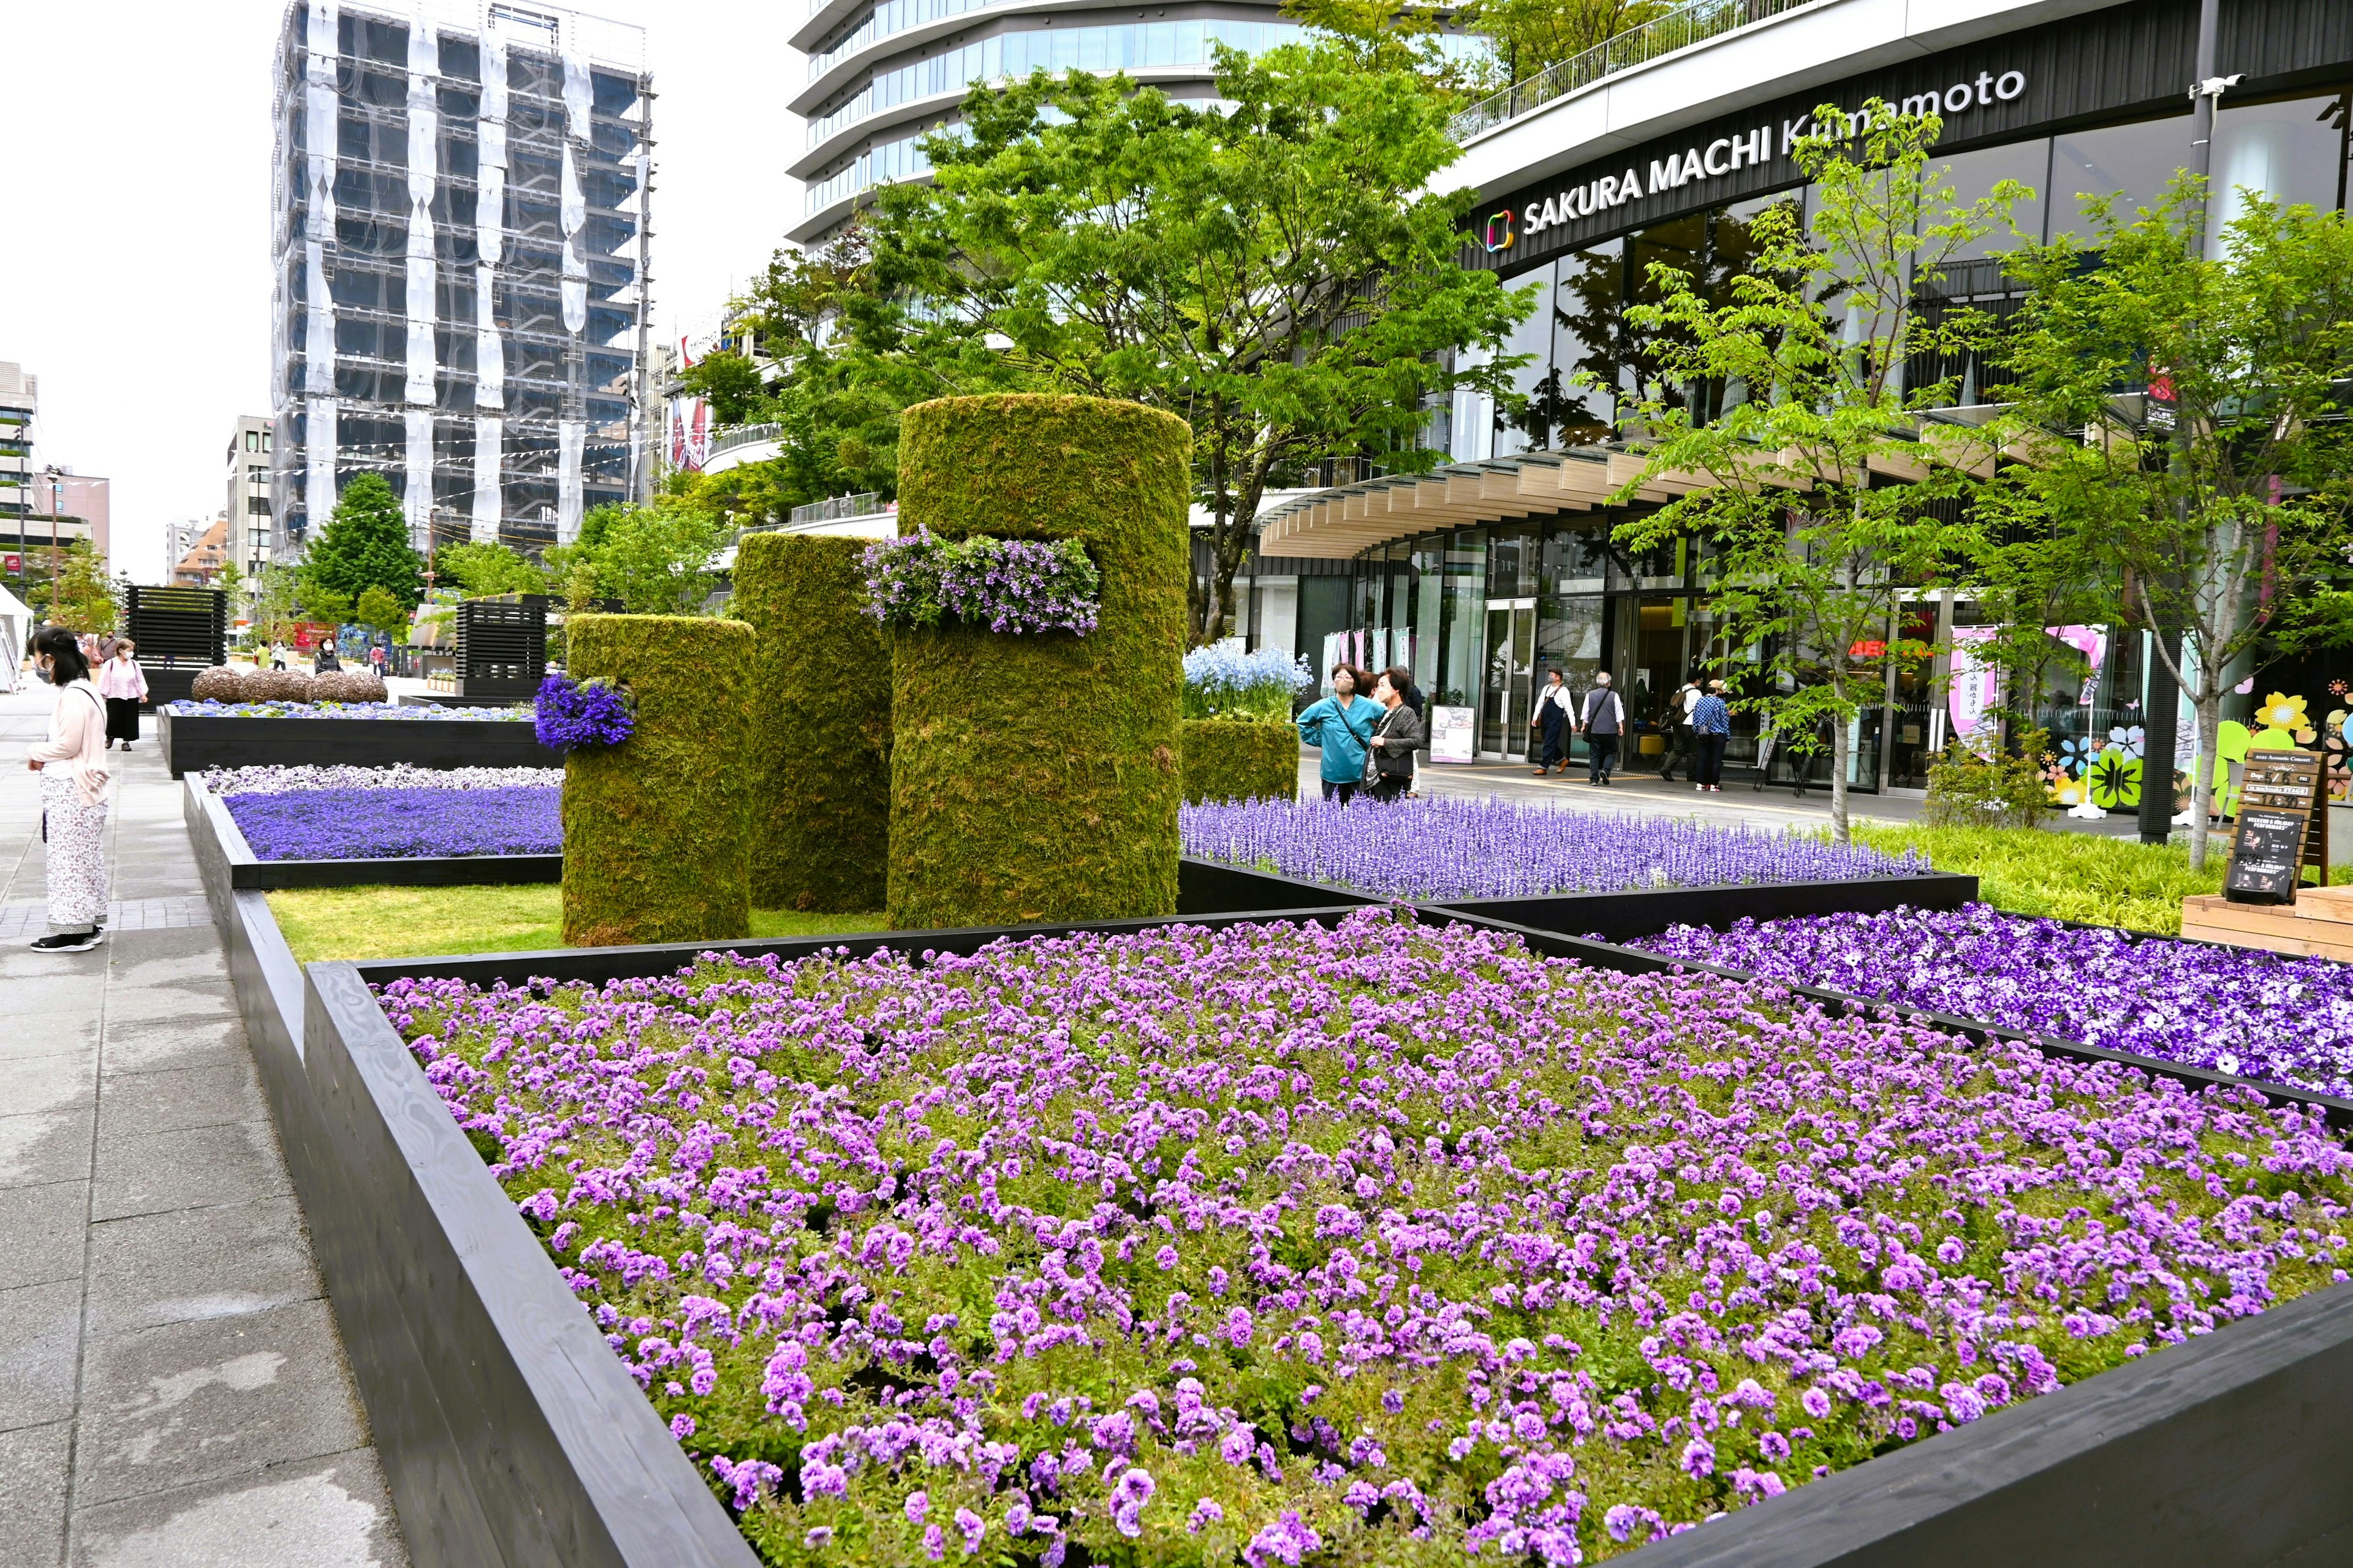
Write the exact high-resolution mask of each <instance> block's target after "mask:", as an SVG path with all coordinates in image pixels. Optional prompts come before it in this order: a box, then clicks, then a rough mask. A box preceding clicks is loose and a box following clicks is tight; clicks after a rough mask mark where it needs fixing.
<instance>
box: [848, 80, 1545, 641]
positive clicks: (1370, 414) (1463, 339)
mask: <svg viewBox="0 0 2353 1568" xmlns="http://www.w3.org/2000/svg"><path fill="white" fill-rule="evenodd" d="M1218 95H1219V99H1220V100H1223V101H1222V102H1221V103H1215V104H1209V105H1196V104H1190V103H1179V102H1174V101H1172V100H1169V99H1168V98H1166V96H1165V95H1163V94H1162V93H1160V92H1159V91H1157V90H1156V89H1151V88H1145V89H1138V88H1137V87H1136V85H1135V84H1134V82H1132V81H1130V80H1128V79H1126V78H1124V77H1114V78H1109V79H1105V78H1099V77H1095V76H1092V75H1089V74H1086V73H1084V72H1080V71H1072V72H1071V73H1070V75H1069V76H1068V77H1066V78H1065V79H1061V80H1060V81H1057V80H1054V79H1050V78H1049V77H1047V76H1046V75H1045V74H1044V73H1043V72H1040V73H1039V74H1037V75H1035V76H1033V77H1031V78H1030V79H1029V81H1028V82H1026V83H1020V84H1017V85H1015V86H1014V87H1012V88H1010V89H1004V90H1002V91H997V90H991V89H975V90H974V92H973V93H972V94H971V95H970V96H969V97H968V98H967V99H966V100H965V105H964V113H965V132H967V134H965V135H962V136H957V137H948V136H935V137H933V138H931V139H930V140H929V141H927V142H925V143H924V145H925V147H926V149H927V150H928V152H929V153H930V155H931V158H932V160H933V164H934V173H935V180H934V183H933V184H928V185H919V184H895V185H891V186H887V187H885V188H884V189H883V190H882V192H881V194H880V195H879V197H878V200H877V204H876V212H877V221H876V224H875V226H874V229H873V234H874V240H873V245H874V279H873V287H872V288H871V289H868V290H866V291H863V292H861V293H858V294H853V295H851V296H850V297H849V300H847V302H846V305H845V310H846V313H847V314H848V316H849V321H850V323H851V328H852V338H853V349H854V352H855V353H857V354H858V355H859V356H860V363H859V364H858V365H857V366H856V367H854V368H853V374H854V376H855V377H856V378H858V379H859V380H860V382H861V383H864V384H889V385H891V386H892V387H893V388H894V389H895V390H896V391H897V393H898V395H900V396H902V398H903V399H904V400H905V401H907V402H913V401H914V400H915V399H916V398H917V397H919V396H931V395H939V394H942V393H949V392H973V393H977V392H988V391H1007V390H1025V391H1053V392H1075V393H1082V394H1086V395H1094V396H1102V397H1116V398H1125V399H1130V400H1133V401H1135V402H1139V403H1143V404H1145V405H1150V406H1153V407H1156V408H1161V409H1165V410H1166V411H1167V412H1169V413H1172V414H1176V415H1178V416H1182V417H1183V418H1184V419H1186V420H1187V421H1188V422H1189V423H1190V424H1191V426H1192V427H1193V437H1194V444H1193V463H1194V486H1195V495H1196V498H1197V500H1198V501H1199V502H1200V503H1201V504H1202V505H1203V507H1204V509H1205V510H1207V511H1208V515H1209V520H1210V521H1209V527H1208V529H1207V530H1206V531H1203V532H1204V535H1205V537H1206V539H1207V541H1208V544H1209V547H1210V552H1211V555H1212V557H1213V561H1214V568H1213V570H1212V571H1211V572H1210V574H1208V579H1207V581H1206V582H1200V583H1197V584H1195V585H1194V590H1193V594H1192V599H1191V604H1190V606H1189V617H1190V630H1191V635H1192V637H1193V639H1194V640H1195V641H1197V642H1210V641H1214V640H1216V639H1217V638H1218V637H1222V636H1224V635H1225V632H1226V628H1227V627H1228V626H1229V625H1230V624H1231V619H1232V609H1233V604H1232V593H1233V576H1234V572H1235V570H1236V568H1238V567H1239V566H1240V563H1241V562H1242V560H1243V558H1244V556H1245V554H1246V553H1247V552H1248V549H1249V546H1250V541H1251V539H1252V538H1253V537H1254V536H1255V534H1256V532H1257V519H1258V509H1259V503H1260V500H1261V496H1262V495H1263V494H1264V492H1265V491H1266V490H1268V489H1272V488H1278V487H1280V486H1282V485H1286V484H1296V483H1300V482H1303V481H1304V480H1305V479H1306V478H1307V476H1308V474H1309V473H1310V472H1311V465H1314V464H1315V463H1317V462H1318V461H1319V460H1321V459H1324V458H1333V457H1361V456H1370V457H1372V458H1374V459H1375V460H1376V461H1378V462H1380V463H1383V464H1386V465H1388V467H1390V468H1397V469H1403V470H1415V471H1418V470H1422V469H1426V468H1430V466H1432V465H1433V464H1434V463H1435V462H1437V461H1438V460H1439V458H1440V454H1437V453H1435V452H1430V451H1427V450H1424V449H1422V447H1421V441H1422V437H1423V433H1424V431H1425V430H1426V428H1427V426H1428V423H1429V419H1430V412H1429V410H1430V406H1431V405H1432V404H1433V403H1434V402H1437V401H1440V400H1442V399H1443V398H1445V397H1446V396H1447V395H1449V394H1450V393H1451V392H1452V391H1453V390H1454V389H1455V388H1457V387H1459V386H1466V385H1467V386H1474V387H1477V388H1480V389H1482V390H1484V391H1487V392H1490V393H1492V394H1494V395H1499V396H1501V397H1503V398H1504V399H1505V400H1506V401H1507V402H1508V401H1509V400H1510V398H1511V388H1510V371H1511V370H1512V369H1513V368H1514V367H1515V366H1516V364H1517V363H1521V362H1520V361H1518V360H1514V359H1512V358H1509V357H1506V358H1504V359H1500V360H1493V361H1490V362H1487V363H1482V364H1480V365H1479V366H1478V367H1477V368H1475V369H1465V370H1460V371H1458V370H1454V369H1451V368H1450V367H1451V365H1452V364H1453V363H1456V362H1455V361H1454V360H1453V359H1452V358H1451V357H1450V356H1449V355H1448V353H1447V351H1449V350H1452V349H1461V348H1466V347H1489V348H1492V347H1493V346H1494V345H1497V344H1499V343H1500V342H1502V341H1503V339H1504V336H1505V334H1506V333H1507V332H1508V331H1510V329H1511V327H1512V325H1513V323H1514V322H1515V321H1517V320H1519V318H1520V317H1522V316H1524V315H1525V314H1526V313H1527V311H1528V310H1530V309H1531V308H1532V307H1533V306H1534V303H1535V294H1536V292H1537V290H1536V289H1534V288H1531V289H1525V290H1523V291H1521V292H1520V293H1518V294H1506V293H1505V292H1504V290H1503V289H1502V288H1501V287H1500V286H1499V285H1498V284H1497V282H1496V280H1495V279H1494V277H1493V274H1490V273H1485V272H1474V271H1469V270H1466V269H1465V268H1462V267H1461V265H1460V263H1459V261H1458V259H1457V252H1458V251H1459V249H1460V247H1461V218H1462V216H1463V215H1464V213H1465V212H1466V211H1467V210H1468V205H1469V203H1470V201H1471V193H1470V192H1468V191H1467V190H1466V191H1461V192H1458V193H1454V194H1451V195H1432V194H1430V189H1429V188H1430V186H1431V185H1432V184H1437V183H1440V182H1439V181H1438V176H1439V174H1440V172H1441V171H1443V170H1444V169H1445V167H1446V166H1447V165H1448V164H1449V163H1451V162H1453V160H1454V159H1455V157H1456V156H1457V155H1458V149H1457V148H1456V147H1455V145H1454V142H1452V140H1451V138H1450V137H1449V135H1448V133H1447V125H1446V113H1445V106H1444V104H1443V103H1442V102H1441V101H1440V100H1438V99H1436V98H1434V97H1433V96H1432V95H1430V93H1428V92H1426V91H1424V90H1422V89H1421V87H1420V85H1419V82H1418V81H1417V80H1416V79H1415V78H1414V77H1413V76H1411V75H1410V74H1408V73H1406V72H1403V71H1381V70H1374V69H1369V68H1365V67H1364V66H1362V65H1361V64H1360V63H1359V62H1358V61H1357V60H1356V58H1354V57H1353V56H1352V55H1351V54H1350V53H1349V52H1348V51H1347V50H1345V48H1342V47H1338V46H1336V45H1331V44H1320V45H1317V46H1314V47H1303V46H1294V47H1283V48H1280V49H1275V50H1272V51H1271V52H1269V53H1268V54H1266V55H1264V56H1262V57H1261V58H1257V59H1250V58H1245V57H1243V56H1241V55H1239V54H1236V53H1233V52H1231V51H1220V53H1219V66H1218Z"/></svg>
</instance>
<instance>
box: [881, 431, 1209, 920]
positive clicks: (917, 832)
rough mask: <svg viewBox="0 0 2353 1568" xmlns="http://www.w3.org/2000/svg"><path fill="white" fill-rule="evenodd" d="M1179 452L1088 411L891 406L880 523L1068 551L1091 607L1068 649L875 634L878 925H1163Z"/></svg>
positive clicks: (1181, 480)
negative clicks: (881, 733)
mask: <svg viewBox="0 0 2353 1568" xmlns="http://www.w3.org/2000/svg"><path fill="white" fill-rule="evenodd" d="M1191 445H1192V432H1191V430H1190V429H1189V428H1188V427H1187V426H1186V424H1185V422H1184V421H1183V420H1181V419H1177V418H1176V417H1174V416H1170V415H1166V414H1162V413H1159V412H1157V411H1155V410H1153V409H1148V408H1145V407H1143V406H1141V405H1136V404H1132V403H1114V402H1106V401H1103V400H1101V399H1096V398H1086V397H1048V396H1027V395H1003V396H992V397H952V398H943V399H941V400H939V401H937V402H934V403H923V404H918V405H915V406H914V407H913V408H910V409H908V410H907V412H906V415H905V416H904V419H903V422H902V426H901V430H900V438H899V528H900V531H901V532H902V533H913V532H914V531H916V530H918V529H920V528H929V529H930V530H931V531H933V532H934V533H935V534H938V535H940V536H941V537H942V538H945V539H961V538H964V537H966V536H968V535H971V534H976V533H986V534H994V535H996V536H997V537H999V538H1008V539H1075V540H1078V541H1079V542H1081V543H1082V544H1084V545H1085V546H1086V549H1087V552H1088V553H1089V555H1090V556H1092V558H1093V561H1094V563H1095V566H1096V568H1097V569H1098V570H1099V571H1100V572H1101V574H1102V576H1103V609H1102V614H1101V616H1100V618H1099V619H1098V621H1097V624H1096V626H1095V629H1094V630H1093V631H1092V632H1091V633H1089V634H1088V635H1087V636H1085V637H1073V636H1071V635H1070V634H1068V633H1060V632H1057V633H1050V634H1047V635H1045V636H1040V637H1012V636H1000V635H998V634H996V633H993V632H990V631H988V630H987V628H985V627H977V628H976V627H972V626H944V627H941V628H938V629H936V630H916V631H896V632H893V633H892V710H891V717H892V732H893V742H892V752H891V889H890V892H891V901H890V911H891V923H892V926H894V927H896V928H898V929H899V930H902V931H908V930H920V929H924V928H929V927H938V926H972V925H1009V924H1016V923H1019V922H1023V921H1079V920H1110V919H1117V918H1120V917H1123V916H1147V915H1169V914H1174V913H1176V860H1177V837H1176V808H1177V804H1178V798H1179V794H1180V791H1181V788H1182V783H1181V764H1180V760H1179V741H1178V730H1177V720H1178V714H1179V700H1180V697H1181V694H1182V692H1183V689H1184V664H1183V661H1184V654H1185V580H1186V573H1187V569H1188V567H1189V559H1188V556H1187V550H1188V540H1187V534H1186V521H1185V514H1186V505H1187V500H1188V498H1189V494H1190V486H1189V483H1188V480H1187V466H1188V464H1189V462H1190V455H1191Z"/></svg>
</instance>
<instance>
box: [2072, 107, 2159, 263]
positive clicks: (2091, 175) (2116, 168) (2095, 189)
mask: <svg viewBox="0 0 2353 1568" xmlns="http://www.w3.org/2000/svg"><path fill="white" fill-rule="evenodd" d="M2188 156H2189V116H2188V115H2186V114H2184V115H2179V116H2177V117H2175V118H2173V119H2169V120H2146V121H2141V122H2140V123H2139V124H2137V125H2109V126H2104V127H2102V128H2101V129H2099V130H2097V131H2078V132H2073V133H2072V134H2070V135H2066V136H2055V137H2053V138H2052V141H2051V191H2050V195H2049V199H2048V202H2047V204H2046V205H2047V207H2048V210H2049V212H2050V231H2051V237H2052V238H2053V239H2056V238H2057V237H2059V236H2061V235H2063V234H2068V235H2073V236H2074V237H2075V238H2076V239H2077V240H2078V241H2079V242H2082V241H2089V240H2090V239H2091V238H2092V237H2093V233H2094V230H2093V228H2092V224H2091V220H2090V219H2088V218H2086V217H2085V216H2084V197H2085V196H2105V195H2118V196H2121V197H2122V198H2123V199H2122V200H2121V201H2119V202H2118V203H2117V207H2118V209H2119V212H2118V216H2122V217H2125V218H2127V219H2128V218H2130V217H2131V216H2132V210H2133V208H2135V207H2137V206H2148V205H2155V204H2156V203H2157V201H2158V199H2159V198H2160V197H2162V196H2163V195H2165V191H2166V187H2167V186H2168V184H2171V183H2172V180H2173V176H2174V174H2175V172H2176V171H2178V170H2179V168H2180V167H2181V163H2182V161H2183V160H2184V159H2185V158H2187V157H2188Z"/></svg>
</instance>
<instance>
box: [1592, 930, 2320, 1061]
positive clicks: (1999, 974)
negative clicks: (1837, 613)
mask: <svg viewBox="0 0 2353 1568" xmlns="http://www.w3.org/2000/svg"><path fill="white" fill-rule="evenodd" d="M1630 945H1632V946H1635V947H1641V948H1647V949H1648V950H1650V951H1651V952H1657V953H1662V954H1664V955H1666V956H1668V957H1670V958H1685V959H1691V960H1694V961H1696V962H1701V963H1719V964H1725V965H1727V966H1729V967H1731V968H1734V969H1745V970H1747V971H1749V972H1751V973H1757V974H1761V975H1764V976H1766V977H1767V978H1769V979H1772V980H1777V981H1785V982H1788V983H1789V984H1798V985H1820V986H1823V987H1825V988H1827V989H1829V990H1832V991H1840V992H1843V993H1845V994H1848V995H1850V996H1862V997H1867V998H1869V999H1871V1000H1872V1001H1875V1002H1899V1003H1902V1004H1904V1005H1905V1006H1910V1007H1926V1008H1928V1009H1930V1010H1932V1011H1934V1012H1939V1013H1947V1014H1953V1015H1957V1016H1961V1017H1965V1018H1974V1019H1977V1020H1978V1021H1980V1022H1983V1023H1988V1024H1996V1025H2000V1026H2002V1027H2004V1028H2010V1029H2020V1030H2024V1031H2027V1032H2029V1033H2032V1034H2038V1035H2048V1036H2055V1037H2058V1038H2061V1039H2068V1040H2079V1041H2081V1042H2083V1043H2084V1044H2085V1045H2088V1046H2099V1047H2103V1048H2105V1049H2107V1050H2112V1051H2132V1052H2136V1053H2137V1054H2138V1055H2141V1056H2145V1057H2155V1058H2158V1059H2160V1060H2163V1061H2169V1062H2179V1063H2181V1064H2182V1065H2184V1066H2186V1067H2199V1068H2212V1069H2213V1070H2215V1071H2217V1072H2225V1073H2232V1074H2234V1075H2238V1076H2242V1077H2246V1078H2253V1079H2263V1080H2264V1081H2265V1082H2269V1083H2284V1084H2293V1085H2295V1086H2296V1087H2298V1088H2301V1089H2319V1090H2321V1091H2323V1092H2324V1093H2327V1094H2341V1095H2353V964H2345V963H2337V962H2336V961H2335V960H2333V959H2327V958H2291V957H2286V956H2284V955H2282V954H2279V953H2274V952H2254V951H2251V950H2248V949H2244V948H2235V947H2215V946H2211V945H2209V944H2207V943H2204V942H2180V941H2177V940H2172V939H2168V938H2166V937H2157V936H2139V937H2137V936H2134V935H2132V934H2131V933H2128V932H2126V931H2116V930H2112V929H2098V930H2086V929H2084V928H2082V927H2079V926H2069V925H2063V924H2061V923H2060V922H2058V921H2050V920H2028V919H2025V918H2022V917H2021V916H2017V915H2010V914H2004V913H2002V912H2001V911H2000V910H1995V909H1992V908H1990V907H1989V906H1987V905H1985V904H1970V905H1968V906H1967V907H1966V908H1963V909H1958V910H1915V909H1908V908H1907V909H1897V910H1889V911H1887V912H1886V913H1883V914H1874V915H1857V914H1841V915H1820V916H1810V917H1805V918H1801V919H1793V920H1778V921H1763V922H1761V923H1760V922H1758V921H1739V922H1737V923H1736V925H1734V926H1733V927H1732V929H1731V930H1729V931H1709V930H1706V929H1704V928H1703V927H1696V926H1676V927H1673V928H1672V929H1671V930H1669V931H1663V932H1662V933H1661V934H1659V935H1657V936H1654V937H1647V938H1644V939H1643V940H1641V941H1640V942H1633V943H1631V944H1630Z"/></svg>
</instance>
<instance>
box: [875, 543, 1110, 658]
mask: <svg viewBox="0 0 2353 1568" xmlns="http://www.w3.org/2000/svg"><path fill="white" fill-rule="evenodd" d="M1102 606H1103V577H1102V574H1100V573H1098V572H1097V571H1096V570H1095V563H1093V562H1092V561H1091V560H1089V559H1088V558H1087V552H1086V548H1085V546H1083V545H1082V544H1081V543H1079V542H1078V541H1077V540H1074V539H1056V540H1042V539H996V538H992V537H990V536H989V535H987V534H985V533H981V534H975V535H973V536H972V537H971V538H969V539H959V540H954V541H950V540H944V539H942V538H940V537H939V536H938V535H937V534H934V532H932V531H931V530H929V529H919V530H917V531H915V532H914V533H913V534H910V535H908V536H907V537H906V538H904V539H885V540H881V541H879V542H876V543H873V544H871V545H869V546H867V549H866V613H867V614H869V615H871V616H873V617H874V618H875V619H876V620H878V621H880V622H881V623H882V624H883V625H884V626H900V627H907V626H938V625H940V624H941V623H942V622H943V621H944V620H949V619H954V620H955V621H957V622H959V623H961V624H962V625H965V626H987V628H988V629H989V630H990V631H992V632H997V633H1009V634H1011V635H1013V636H1017V637H1020V636H1034V635H1036V634H1038V633H1040V632H1070V633H1071V634H1073V635H1074V636H1077V637H1084V636H1086V635H1087V634H1088V633H1089V632H1091V631H1092V630H1094V629H1095V616H1096V614H1097V613H1098V612H1099V611H1100V610H1101V608H1102Z"/></svg>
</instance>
